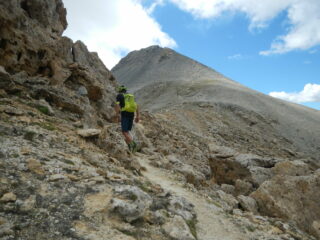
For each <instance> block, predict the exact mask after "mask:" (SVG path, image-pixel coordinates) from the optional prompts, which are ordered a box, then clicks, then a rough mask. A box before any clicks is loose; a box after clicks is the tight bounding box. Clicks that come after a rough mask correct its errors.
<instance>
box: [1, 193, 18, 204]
mask: <svg viewBox="0 0 320 240" xmlns="http://www.w3.org/2000/svg"><path fill="white" fill-rule="evenodd" d="M16 200H17V196H16V195H15V194H14V193H12V192H10V193H6V194H4V195H3V196H2V197H1V198H0V202H4V203H7V202H15V201H16Z"/></svg>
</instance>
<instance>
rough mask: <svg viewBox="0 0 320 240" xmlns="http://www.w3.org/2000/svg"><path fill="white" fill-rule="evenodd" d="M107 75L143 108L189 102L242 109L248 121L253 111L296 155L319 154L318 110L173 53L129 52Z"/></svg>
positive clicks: (159, 50) (158, 50)
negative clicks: (276, 95)
mask: <svg viewBox="0 0 320 240" xmlns="http://www.w3.org/2000/svg"><path fill="white" fill-rule="evenodd" d="M111 72H112V73H113V75H114V76H115V77H116V79H117V80H118V81H119V82H120V83H122V84H124V85H126V86H127V87H128V88H129V90H130V91H132V92H134V93H135V94H136V98H137V101H138V102H139V103H140V104H141V106H142V108H143V109H147V110H150V111H151V112H159V111H160V112H161V111H164V110H165V111H170V109H173V108H174V109H177V108H178V109H179V108H182V109H183V108H184V107H187V108H188V104H189V105H190V104H191V103H192V104H195V103H199V104H201V103H206V104H209V105H212V106H216V105H218V106H219V105H221V106H230V108H235V109H243V110H245V111H247V112H249V114H248V115H247V118H248V119H250V112H252V113H254V114H259V115H261V116H262V117H263V118H264V119H266V121H269V122H271V123H273V124H272V126H273V128H274V130H273V131H274V132H275V133H277V134H280V136H282V137H284V138H286V139H288V140H289V141H292V142H293V145H294V148H295V149H296V150H295V151H297V152H299V151H302V152H304V153H305V154H304V155H306V156H311V157H313V158H316V157H315V156H318V155H320V148H319V147H317V142H319V141H320V131H319V129H318V127H317V126H318V125H319V124H320V111H317V110H314V109H311V108H307V107H304V106H302V105H298V104H295V103H290V102H286V101H283V100H280V99H276V98H273V97H271V96H268V95H265V94H263V93H260V92H258V91H255V90H252V89H250V88H248V87H245V86H243V85H241V84H240V83H237V82H235V81H233V80H230V79H228V78H226V77H224V76H223V75H222V74H220V73H218V72H216V71H215V70H212V69H210V68H209V67H207V66H205V65H203V64H200V63H198V62H197V61H194V60H192V59H190V58H188V57H185V56H183V55H181V54H179V53H177V52H175V51H174V50H171V49H168V48H161V47H158V46H151V47H148V48H144V49H142V50H140V51H134V52H132V53H129V54H128V56H127V57H125V58H123V59H122V60H121V61H120V62H119V64H117V65H116V66H115V67H114V68H113V69H112V70H111ZM183 106H184V107H183ZM198 110H199V109H198ZM217 110H218V111H219V108H217ZM220 110H221V109H220ZM172 111H173V112H174V110H172ZM239 111H242V110H239ZM176 112H177V111H176ZM220 113H222V114H223V110H222V112H220ZM198 115H201V111H200V110H199V111H198ZM179 118H180V119H181V117H179ZM182 124H183V123H182ZM207 125H210V124H209V123H208V124H207ZM195 127H197V126H195ZM190 130H192V127H191V128H190ZM202 132H203V133H204V135H206V134H205V130H203V131H202ZM316 161H317V160H316Z"/></svg>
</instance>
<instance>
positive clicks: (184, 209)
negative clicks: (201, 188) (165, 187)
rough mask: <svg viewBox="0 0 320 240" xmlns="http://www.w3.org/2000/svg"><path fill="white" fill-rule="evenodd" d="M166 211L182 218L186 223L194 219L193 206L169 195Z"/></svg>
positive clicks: (184, 200) (182, 199)
mask: <svg viewBox="0 0 320 240" xmlns="http://www.w3.org/2000/svg"><path fill="white" fill-rule="evenodd" d="M167 209H168V211H169V212H172V213H174V214H176V215H179V216H181V217H183V218H184V219H185V220H186V221H191V220H193V219H194V218H195V217H196V213H195V211H194V206H193V204H191V203H189V202H188V201H187V200H186V199H185V198H183V197H180V196H175V195H171V196H170V198H169V205H168V207H167Z"/></svg>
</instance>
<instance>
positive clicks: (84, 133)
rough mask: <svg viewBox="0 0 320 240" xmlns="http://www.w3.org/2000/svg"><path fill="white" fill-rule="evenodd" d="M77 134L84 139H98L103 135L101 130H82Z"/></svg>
mask: <svg viewBox="0 0 320 240" xmlns="http://www.w3.org/2000/svg"><path fill="white" fill-rule="evenodd" d="M77 134H78V135H80V136H81V137H84V138H89V137H96V136H99V135H100V134H101V130H100V129H81V130H78V131H77Z"/></svg>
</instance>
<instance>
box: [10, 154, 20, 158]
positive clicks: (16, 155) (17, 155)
mask: <svg viewBox="0 0 320 240" xmlns="http://www.w3.org/2000/svg"><path fill="white" fill-rule="evenodd" d="M19 156H20V155H19V154H18V153H14V154H12V157H13V158H18V157H19Z"/></svg>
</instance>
